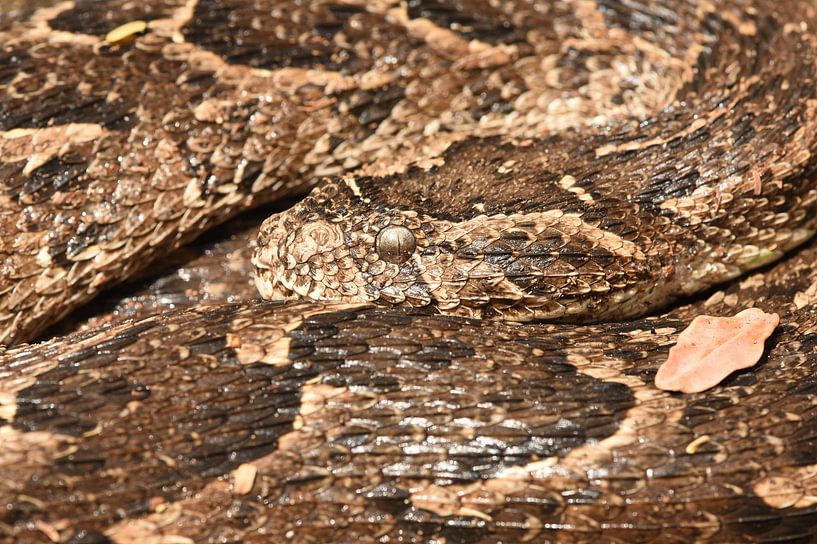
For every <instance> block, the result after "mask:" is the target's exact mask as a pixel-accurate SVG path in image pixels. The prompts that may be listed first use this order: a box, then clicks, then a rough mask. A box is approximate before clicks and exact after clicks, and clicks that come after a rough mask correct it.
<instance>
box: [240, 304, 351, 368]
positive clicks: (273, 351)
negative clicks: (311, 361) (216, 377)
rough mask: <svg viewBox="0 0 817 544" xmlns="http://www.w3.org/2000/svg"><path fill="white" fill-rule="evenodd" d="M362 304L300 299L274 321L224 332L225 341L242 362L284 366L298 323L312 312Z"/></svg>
mask: <svg viewBox="0 0 817 544" xmlns="http://www.w3.org/2000/svg"><path fill="white" fill-rule="evenodd" d="M366 306H367V305H366V304H363V303H360V304H353V303H325V304H319V305H317V307H316V305H314V304H309V303H302V304H299V305H296V306H290V307H288V308H287V310H290V311H291V313H290V312H289V311H288V312H287V313H286V314H284V315H283V316H281V317H282V319H281V320H280V321H279V322H277V323H267V324H265V325H264V326H263V328H261V329H260V330H253V331H252V332H249V331H243V330H239V331H237V332H229V333H227V337H226V338H227V345H228V346H229V347H231V348H233V349H234V350H235V352H236V359H237V360H238V362H239V363H241V364H244V365H249V364H254V363H264V364H267V365H272V366H286V365H289V364H291V363H292V361H291V360H290V359H289V345H290V343H291V341H292V339H291V338H290V337H289V336H288V335H289V333H290V332H292V331H293V330H295V329H297V328H298V327H300V326H301V325H302V324H303V323H304V321H305V320H307V319H309V318H310V317H312V316H313V315H318V314H322V313H326V312H333V311H344V310H355V309H359V308H364V307H366Z"/></svg>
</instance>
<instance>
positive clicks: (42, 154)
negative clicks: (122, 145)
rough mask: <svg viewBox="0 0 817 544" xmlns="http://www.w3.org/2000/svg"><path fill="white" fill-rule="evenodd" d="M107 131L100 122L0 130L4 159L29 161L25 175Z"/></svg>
mask: <svg viewBox="0 0 817 544" xmlns="http://www.w3.org/2000/svg"><path fill="white" fill-rule="evenodd" d="M105 133H106V131H105V130H104V129H103V128H102V127H101V126H99V125H97V124H92V123H71V124H68V125H61V126H56V127H49V128H15V129H11V130H8V131H0V160H1V161H2V162H14V161H23V160H25V161H26V165H25V166H24V167H23V174H25V175H30V174H31V172H33V171H34V170H36V169H37V168H39V167H40V166H42V165H43V164H45V163H46V162H48V161H49V160H50V159H52V158H53V157H55V156H56V155H58V154H59V153H60V152H61V151H62V150H64V149H68V148H69V147H70V146H71V145H78V144H82V143H86V142H90V141H94V140H97V139H99V138H101V137H102V136H103V135H104V134H105Z"/></svg>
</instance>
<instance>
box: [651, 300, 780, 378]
mask: <svg viewBox="0 0 817 544" xmlns="http://www.w3.org/2000/svg"><path fill="white" fill-rule="evenodd" d="M779 323H780V316H778V315H777V314H767V313H766V312H764V311H763V310H760V309H758V308H749V309H747V310H743V311H742V312H740V313H738V314H737V315H735V316H734V317H712V316H707V315H701V316H698V317H696V318H695V319H693V320H692V323H690V325H689V327H687V328H686V329H685V330H684V331H683V332H682V333H681V334H680V335H678V342H677V343H676V344H675V346H673V347H672V349H670V352H669V357H668V358H667V361H666V362H665V363H664V364H662V365H661V367H660V368H659V369H658V372H657V373H656V375H655V386H656V387H657V388H659V389H663V390H664V391H681V392H682V393H699V392H701V391H705V390H707V389H709V388H710V387H715V386H716V385H718V384H719V383H720V382H721V381H723V380H724V378H726V377H727V376H729V375H730V374H731V373H732V372H734V371H736V370H740V369H742V368H749V367H750V366H752V365H754V364H755V363H757V362H758V360H760V357H761V356H762V355H763V346H764V342H765V341H766V339H767V338H768V337H769V336H771V334H772V332H774V329H775V328H776V327H777V325H778V324H779Z"/></svg>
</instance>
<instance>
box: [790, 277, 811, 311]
mask: <svg viewBox="0 0 817 544" xmlns="http://www.w3.org/2000/svg"><path fill="white" fill-rule="evenodd" d="M792 303H793V304H794V306H795V308H797V309H798V310H802V309H803V308H805V307H806V306H813V305H814V304H817V281H815V282H812V283H811V285H809V286H808V287H807V288H806V290H805V291H797V292H796V293H795V294H794V300H793V301H792Z"/></svg>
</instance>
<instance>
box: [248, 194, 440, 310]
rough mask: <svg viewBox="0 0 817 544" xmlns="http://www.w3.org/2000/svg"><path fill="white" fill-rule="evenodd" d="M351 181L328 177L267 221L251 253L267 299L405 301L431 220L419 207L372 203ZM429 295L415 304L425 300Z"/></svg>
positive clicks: (416, 271) (410, 293) (259, 283)
mask: <svg viewBox="0 0 817 544" xmlns="http://www.w3.org/2000/svg"><path fill="white" fill-rule="evenodd" d="M367 200H368V199H365V198H362V197H361V196H360V193H359V190H358V189H357V187H356V186H355V185H354V183H353V182H349V181H343V180H332V181H327V182H325V183H324V184H323V185H321V186H320V187H317V188H316V189H315V190H314V191H313V192H312V193H311V194H310V195H309V196H308V197H307V198H306V199H304V200H303V201H302V202H300V203H299V204H298V205H296V206H295V207H294V208H292V209H291V210H288V211H286V212H284V213H281V214H277V215H274V216H272V217H270V218H269V219H267V220H266V221H265V222H264V224H263V225H262V226H261V231H260V233H259V236H258V245H257V248H256V251H255V254H254V255H253V264H254V265H255V269H256V274H255V276H256V280H255V281H256V285H257V286H258V289H259V291H260V292H261V295H262V296H263V297H264V298H267V299H289V298H310V299H313V300H341V301H347V302H372V301H380V302H385V303H390V304H400V303H404V302H406V301H407V299H408V298H410V297H411V295H412V293H414V292H416V290H414V291H411V290H410V289H408V287H409V285H410V284H412V283H415V282H414V281H413V278H415V277H416V276H417V273H418V269H417V265H418V263H419V262H420V261H421V259H420V256H419V254H418V249H422V248H423V247H427V246H428V243H429V240H428V238H427V236H426V231H427V230H428V227H427V226H424V224H423V222H422V221H421V220H419V219H418V217H417V214H416V213H415V212H413V211H410V210H406V211H397V210H388V209H386V208H384V207H379V208H376V207H373V206H371V203H370V202H368V201H367ZM429 302H430V299H429V297H424V298H422V299H421V300H411V301H409V304H411V303H414V305H426V304H428V303H429Z"/></svg>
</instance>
